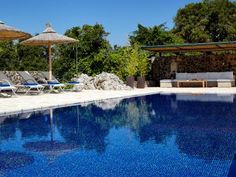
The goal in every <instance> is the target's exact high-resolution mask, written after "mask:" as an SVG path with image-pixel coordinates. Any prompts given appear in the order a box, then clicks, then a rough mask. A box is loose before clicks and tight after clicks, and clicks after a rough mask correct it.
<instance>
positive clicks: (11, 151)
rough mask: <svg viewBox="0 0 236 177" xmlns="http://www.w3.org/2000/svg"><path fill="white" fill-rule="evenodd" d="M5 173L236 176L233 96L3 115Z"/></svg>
mask: <svg viewBox="0 0 236 177" xmlns="http://www.w3.org/2000/svg"><path fill="white" fill-rule="evenodd" d="M0 122H1V124H0V175H2V176H17V177H19V176H22V177H28V176H29V177H32V176H49V177H50V176H70V177H72V176H83V177H84V176H109V177H111V176H119V177H120V176H132V177H133V176H157V177H158V176H161V177H165V176H174V177H183V176H192V177H201V176H209V177H212V176H215V177H224V176H227V177H232V176H236V100H235V98H234V95H226V96H217V95H160V94H158V95H149V96H143V97H136V98H129V99H123V100H121V99H111V100H106V101H102V102H95V103H88V104H81V105H78V106H71V107H65V108H57V109H49V110H45V111H38V112H34V113H24V114H20V115H13V116H10V117H1V119H0Z"/></svg>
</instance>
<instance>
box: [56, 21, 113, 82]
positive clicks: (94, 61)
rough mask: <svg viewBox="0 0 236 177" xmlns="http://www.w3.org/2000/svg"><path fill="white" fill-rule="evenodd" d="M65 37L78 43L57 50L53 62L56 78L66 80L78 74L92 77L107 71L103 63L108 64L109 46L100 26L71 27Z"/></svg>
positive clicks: (105, 34) (105, 33)
mask: <svg viewBox="0 0 236 177" xmlns="http://www.w3.org/2000/svg"><path fill="white" fill-rule="evenodd" d="M65 35H67V36H69V37H72V38H75V39H77V40H78V41H79V42H78V43H77V44H74V45H62V46H59V47H58V48H57V58H56V59H55V60H54V66H55V70H54V71H55V73H56V75H57V76H59V77H60V78H63V79H65V80H68V79H71V77H73V76H74V75H75V74H78V73H86V74H89V75H94V74H98V73H101V72H102V71H107V69H108V67H107V65H104V63H105V62H106V63H109V61H107V56H108V55H109V51H110V50H111V46H110V44H109V42H108V41H107V40H106V37H107V35H108V33H107V32H106V31H105V30H104V28H103V26H102V25H100V24H95V25H94V26H91V25H84V26H83V27H82V28H81V27H73V28H71V29H69V30H67V31H66V33H65ZM109 68H110V67H109Z"/></svg>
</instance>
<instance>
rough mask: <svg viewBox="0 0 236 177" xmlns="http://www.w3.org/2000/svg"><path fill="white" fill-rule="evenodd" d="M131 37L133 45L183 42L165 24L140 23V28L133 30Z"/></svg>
mask: <svg viewBox="0 0 236 177" xmlns="http://www.w3.org/2000/svg"><path fill="white" fill-rule="evenodd" d="M129 39H130V43H131V45H133V44H135V43H138V44H140V45H163V44H173V43H182V42H183V40H182V39H181V38H180V37H177V36H176V35H175V34H173V33H172V32H171V31H168V30H167V28H166V27H165V25H164V24H161V25H158V26H153V27H145V26H143V25H141V24H139V25H138V29H137V30H136V31H134V32H133V34H132V35H131V36H130V37H129Z"/></svg>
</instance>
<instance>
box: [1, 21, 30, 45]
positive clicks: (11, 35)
mask: <svg viewBox="0 0 236 177" xmlns="http://www.w3.org/2000/svg"><path fill="white" fill-rule="evenodd" d="M27 37H30V34H29V33H26V32H23V31H21V30H19V29H17V28H14V27H11V26H7V25H5V23H4V22H2V21H0V40H1V41H2V40H14V39H24V38H27Z"/></svg>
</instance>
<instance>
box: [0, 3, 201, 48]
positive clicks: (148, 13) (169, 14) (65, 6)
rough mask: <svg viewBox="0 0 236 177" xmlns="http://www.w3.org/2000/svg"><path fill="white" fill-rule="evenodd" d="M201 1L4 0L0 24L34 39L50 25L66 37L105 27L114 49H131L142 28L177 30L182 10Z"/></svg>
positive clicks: (0, 11) (0, 12)
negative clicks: (132, 37)
mask: <svg viewBox="0 0 236 177" xmlns="http://www.w3.org/2000/svg"><path fill="white" fill-rule="evenodd" d="M199 1H200V0H83V1H81V0H4V1H3V0H2V2H1V6H0V14H1V16H0V21H3V22H5V23H6V24H7V25H10V26H14V27H17V28H19V29H21V30H24V31H26V32H29V33H31V34H32V35H34V34H36V33H40V32H42V31H43V30H44V28H45V24H46V23H48V22H50V23H51V24H52V26H53V28H54V30H55V31H57V32H58V33H60V34H64V33H65V31H66V30H67V29H69V28H71V27H74V26H82V25H84V24H90V25H94V24H96V23H99V24H102V25H103V26H104V28H105V30H106V31H107V32H109V33H110V35H109V36H108V40H109V41H110V43H111V44H112V45H115V44H117V45H127V44H128V36H129V35H131V34H132V32H133V31H135V30H136V29H137V25H138V24H142V25H144V26H154V25H159V24H162V23H166V26H167V27H168V28H169V29H170V28H172V27H173V18H174V17H175V15H176V12H177V10H178V9H179V8H183V7H184V6H185V5H186V4H188V3H192V2H199Z"/></svg>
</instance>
